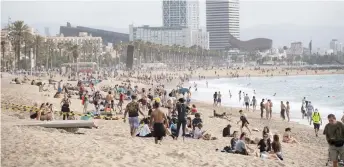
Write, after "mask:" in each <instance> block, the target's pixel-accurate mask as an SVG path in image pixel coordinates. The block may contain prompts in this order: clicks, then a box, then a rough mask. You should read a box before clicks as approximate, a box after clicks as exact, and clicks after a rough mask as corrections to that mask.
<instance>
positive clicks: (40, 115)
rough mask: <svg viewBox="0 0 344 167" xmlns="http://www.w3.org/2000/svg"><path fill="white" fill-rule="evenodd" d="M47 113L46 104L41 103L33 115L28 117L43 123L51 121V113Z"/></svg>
mask: <svg viewBox="0 0 344 167" xmlns="http://www.w3.org/2000/svg"><path fill="white" fill-rule="evenodd" d="M48 105H49V104H48ZM48 111H49V110H48V106H46V104H44V103H42V104H41V107H40V108H39V110H38V111H37V112H36V113H35V114H32V115H31V116H30V118H31V119H37V120H41V121H45V120H47V121H51V120H52V113H51V112H48Z"/></svg>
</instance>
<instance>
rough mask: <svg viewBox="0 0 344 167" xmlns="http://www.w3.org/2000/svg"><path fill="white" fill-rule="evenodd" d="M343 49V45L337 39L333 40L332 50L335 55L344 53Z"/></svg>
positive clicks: (331, 43)
mask: <svg viewBox="0 0 344 167" xmlns="http://www.w3.org/2000/svg"><path fill="white" fill-rule="evenodd" d="M342 47H343V45H342V43H340V42H339V41H338V40H337V39H332V41H331V42H330V49H332V50H333V54H337V53H338V52H342Z"/></svg>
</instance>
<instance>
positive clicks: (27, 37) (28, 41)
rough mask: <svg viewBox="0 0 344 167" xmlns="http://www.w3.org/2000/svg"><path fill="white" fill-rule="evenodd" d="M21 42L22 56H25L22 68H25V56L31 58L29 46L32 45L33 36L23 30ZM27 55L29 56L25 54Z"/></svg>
mask: <svg viewBox="0 0 344 167" xmlns="http://www.w3.org/2000/svg"><path fill="white" fill-rule="evenodd" d="M23 42H24V58H25V59H24V69H26V70H27V58H28V57H29V60H31V49H30V48H31V47H32V46H33V36H32V35H31V34H30V33H28V32H24V33H23ZM27 55H29V56H27ZM30 62H31V61H30ZM30 64H31V63H30Z"/></svg>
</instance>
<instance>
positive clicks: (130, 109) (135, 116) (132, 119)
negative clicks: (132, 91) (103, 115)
mask: <svg viewBox="0 0 344 167" xmlns="http://www.w3.org/2000/svg"><path fill="white" fill-rule="evenodd" d="M131 98H132V101H131V102H130V103H128V104H127V106H126V108H125V112H124V117H123V119H124V122H126V116H127V113H128V114H129V125H130V134H131V136H133V137H134V136H135V135H136V131H137V128H138V127H139V125H140V121H139V113H140V114H141V115H143V116H144V117H145V115H144V114H143V113H142V111H141V109H140V105H139V103H138V102H137V101H136V95H132V96H131Z"/></svg>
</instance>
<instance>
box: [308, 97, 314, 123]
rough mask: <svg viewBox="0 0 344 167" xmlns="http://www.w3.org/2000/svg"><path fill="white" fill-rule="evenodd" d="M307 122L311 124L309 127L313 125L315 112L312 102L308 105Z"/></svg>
mask: <svg viewBox="0 0 344 167" xmlns="http://www.w3.org/2000/svg"><path fill="white" fill-rule="evenodd" d="M306 108H307V120H308V122H309V125H311V123H312V113H313V112H314V107H313V105H312V103H311V102H308V104H307V107H306Z"/></svg>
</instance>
